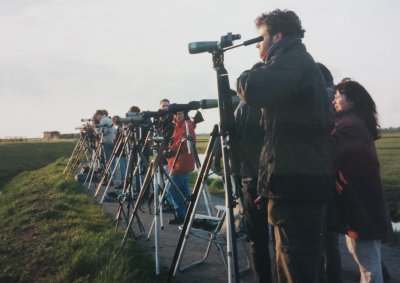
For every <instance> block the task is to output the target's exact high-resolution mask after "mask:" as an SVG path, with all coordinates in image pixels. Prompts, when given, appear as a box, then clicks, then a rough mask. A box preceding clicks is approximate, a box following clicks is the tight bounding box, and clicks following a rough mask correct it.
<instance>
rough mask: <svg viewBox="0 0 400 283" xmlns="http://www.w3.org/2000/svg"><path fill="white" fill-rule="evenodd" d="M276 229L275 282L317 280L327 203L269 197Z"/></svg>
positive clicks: (312, 282) (269, 214)
mask: <svg viewBox="0 0 400 283" xmlns="http://www.w3.org/2000/svg"><path fill="white" fill-rule="evenodd" d="M268 217H269V223H271V224H272V225H273V227H274V231H275V241H276V243H275V249H276V267H277V282H279V283H286V282H288V283H291V282H296V283H319V269H320V262H321V255H322V245H323V243H322V239H323V234H324V227H325V221H326V204H325V203H323V202H306V201H299V200H287V199H270V200H269V202H268Z"/></svg>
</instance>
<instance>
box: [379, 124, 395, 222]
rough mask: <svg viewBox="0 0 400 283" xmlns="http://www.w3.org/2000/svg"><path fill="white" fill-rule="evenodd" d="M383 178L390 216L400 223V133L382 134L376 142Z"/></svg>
mask: <svg viewBox="0 0 400 283" xmlns="http://www.w3.org/2000/svg"><path fill="white" fill-rule="evenodd" d="M376 149H377V152H378V157H379V162H380V165H381V177H382V183H383V188H384V191H385V195H386V199H387V202H388V206H389V211H390V216H391V218H392V220H393V221H395V222H399V221H400V132H398V131H393V132H382V138H381V139H379V140H377V141H376Z"/></svg>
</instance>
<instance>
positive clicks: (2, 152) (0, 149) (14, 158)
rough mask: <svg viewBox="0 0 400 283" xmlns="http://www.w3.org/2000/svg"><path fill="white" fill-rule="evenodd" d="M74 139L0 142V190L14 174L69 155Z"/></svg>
mask: <svg viewBox="0 0 400 283" xmlns="http://www.w3.org/2000/svg"><path fill="white" fill-rule="evenodd" d="M75 144H76V140H58V141H51V142H45V141H42V142H40V141H34V142H29V141H28V142H2V143H0V190H1V188H2V187H3V186H4V185H5V184H6V183H7V182H8V181H10V180H11V179H12V178H13V177H14V176H16V175H17V174H18V173H20V172H23V171H29V170H35V169H38V168H41V167H44V166H46V165H47V164H49V163H51V162H54V161H55V160H57V159H58V158H60V157H67V156H70V155H71V153H72V150H73V149H74V147H75Z"/></svg>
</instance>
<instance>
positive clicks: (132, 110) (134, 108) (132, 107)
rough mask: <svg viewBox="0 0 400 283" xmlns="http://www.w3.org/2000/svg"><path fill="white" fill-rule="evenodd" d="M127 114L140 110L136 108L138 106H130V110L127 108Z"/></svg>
mask: <svg viewBox="0 0 400 283" xmlns="http://www.w3.org/2000/svg"><path fill="white" fill-rule="evenodd" d="M128 112H129V113H132V112H138V113H139V112H140V108H139V107H138V106H131V108H129V110H128Z"/></svg>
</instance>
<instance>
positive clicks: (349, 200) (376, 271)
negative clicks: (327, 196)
mask: <svg viewBox="0 0 400 283" xmlns="http://www.w3.org/2000/svg"><path fill="white" fill-rule="evenodd" d="M334 93H335V98H334V100H333V102H332V103H333V105H334V106H335V109H336V112H337V114H336V119H335V127H334V129H333V131H332V143H333V149H334V155H333V161H334V167H335V171H336V191H337V195H336V200H337V205H338V210H339V212H341V213H342V216H343V217H342V220H343V221H342V228H343V230H342V232H344V233H345V234H346V244H347V247H348V249H349V251H350V253H351V254H352V255H353V257H354V260H355V261H356V262H357V264H358V266H359V269H360V273H361V279H360V282H383V278H382V267H381V241H382V240H386V239H388V238H389V237H390V236H391V234H392V226H391V222H390V217H389V213H388V209H387V206H386V201H385V199H384V195H383V188H382V181H381V176H380V169H379V161H378V156H377V153H376V149H375V140H377V139H378V138H379V132H378V129H379V124H378V119H377V112H376V106H375V102H374V101H373V99H372V97H371V95H370V94H369V93H368V91H367V90H366V89H365V88H364V87H363V86H362V85H361V84H359V83H358V82H356V81H352V80H350V79H343V80H342V81H341V82H340V83H339V84H338V85H337V86H336V87H335V88H334Z"/></svg>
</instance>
